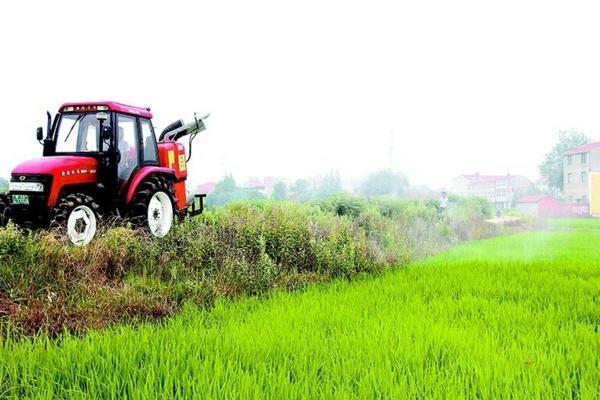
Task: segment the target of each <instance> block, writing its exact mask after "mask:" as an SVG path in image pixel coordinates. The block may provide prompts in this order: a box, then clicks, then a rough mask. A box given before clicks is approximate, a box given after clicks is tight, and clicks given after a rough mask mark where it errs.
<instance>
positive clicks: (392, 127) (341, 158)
mask: <svg viewBox="0 0 600 400" xmlns="http://www.w3.org/2000/svg"><path fill="white" fill-rule="evenodd" d="M0 7H1V10H0V54H1V57H2V62H0V121H2V126H1V128H0V138H1V139H2V144H1V145H0V176H5V177H7V176H9V174H10V171H11V170H12V168H13V167H14V166H15V165H16V164H18V163H19V162H21V161H24V160H26V159H30V158H34V157H39V156H41V151H42V148H41V146H40V145H39V144H38V143H37V141H36V140H35V129H36V127H38V126H45V112H46V110H50V111H51V112H52V113H55V112H56V111H57V109H58V107H59V106H60V105H61V104H62V103H63V102H68V101H87V100H108V99H110V100H116V101H120V102H124V103H128V104H132V105H138V106H150V107H151V108H152V111H153V113H154V125H155V127H156V128H157V130H158V131H160V130H162V127H164V126H166V125H167V124H169V123H170V122H172V121H175V120H177V119H179V118H183V119H184V120H186V119H188V120H189V119H190V118H191V117H192V115H193V112H194V111H198V112H201V113H204V112H210V113H211V117H210V118H209V120H208V121H207V127H208V129H207V130H206V131H205V132H203V133H202V134H201V135H198V137H197V138H196V141H195V146H194V156H193V158H192V160H191V163H190V166H189V169H190V174H191V177H192V179H193V180H194V181H196V182H203V181H208V180H218V179H220V178H221V177H222V176H223V175H224V174H226V173H232V174H233V175H234V176H235V177H236V178H237V179H238V180H240V181H243V180H244V179H246V178H248V177H251V176H280V177H286V178H288V179H296V178H299V177H308V176H313V175H317V174H324V173H327V172H328V171H331V170H337V171H339V173H340V175H341V176H342V178H345V179H361V178H362V177H364V176H366V175H367V174H368V173H370V172H373V171H375V170H379V169H383V168H389V167H391V168H392V169H394V170H398V171H401V172H403V173H404V174H406V175H407V176H408V178H409V180H410V182H411V183H412V184H415V185H429V186H432V187H435V188H442V187H446V186H448V184H449V182H450V180H451V179H452V178H453V177H454V176H456V175H459V174H463V173H474V172H480V173H482V174H486V173H487V174H504V173H511V174H524V175H526V176H528V177H530V178H531V179H535V178H536V177H537V175H538V168H537V166H538V164H539V163H540V162H541V160H542V157H543V155H544V154H545V153H546V152H547V151H549V150H550V148H551V147H552V145H553V143H554V141H555V139H556V133H557V132H558V131H559V130H569V129H577V130H580V131H583V132H585V133H586V134H587V135H588V136H590V137H592V138H593V139H597V140H600V113H599V111H600V52H599V50H598V38H600V24H599V23H598V15H600V4H599V3H597V2H596V3H595V2H580V1H569V2H566V1H560V2H555V1H523V0H521V1H512V0H508V1H502V2H491V1H481V0H479V1H463V0H457V1H451V2H450V1H428V0H425V1H418V2H416V1H377V0H369V1H349V0H347V1H325V0H320V1H312V0H304V1H296V2H290V1H282V0H279V1H264V0H255V1H227V0H220V1H194V2H192V1H189V2H188V1H175V0H170V1H168V2H164V1H161V2H154V1H145V2H136V1H127V2H125V1H119V2H117V1H110V0H109V1H103V2H83V1H61V0H56V1H51V2H50V1H40V2H35V1H28V2H3V3H2V5H1V6H0ZM390 148H391V149H392V150H391V151H390ZM390 154H391V157H390Z"/></svg>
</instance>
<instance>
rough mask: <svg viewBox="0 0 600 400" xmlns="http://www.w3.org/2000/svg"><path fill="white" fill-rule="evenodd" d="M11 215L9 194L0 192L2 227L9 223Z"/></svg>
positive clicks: (0, 219) (0, 224) (0, 222)
mask: <svg viewBox="0 0 600 400" xmlns="http://www.w3.org/2000/svg"><path fill="white" fill-rule="evenodd" d="M9 216H10V201H9V200H8V195H7V194H0V227H2V226H6V224H8V218H9Z"/></svg>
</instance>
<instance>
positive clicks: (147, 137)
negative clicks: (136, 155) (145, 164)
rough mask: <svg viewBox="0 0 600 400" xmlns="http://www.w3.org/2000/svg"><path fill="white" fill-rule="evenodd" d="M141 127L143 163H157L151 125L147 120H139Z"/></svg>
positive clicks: (154, 139)
mask: <svg viewBox="0 0 600 400" xmlns="http://www.w3.org/2000/svg"><path fill="white" fill-rule="evenodd" d="M140 125H141V126H142V144H143V146H144V161H153V162H156V161H158V157H157V154H156V138H155V137H154V131H153V130H152V124H151V123H150V121H149V120H147V119H141V120H140Z"/></svg>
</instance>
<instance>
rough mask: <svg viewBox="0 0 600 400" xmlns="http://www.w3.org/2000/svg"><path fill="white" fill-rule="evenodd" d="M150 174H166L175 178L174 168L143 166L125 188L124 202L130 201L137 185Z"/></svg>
mask: <svg viewBox="0 0 600 400" xmlns="http://www.w3.org/2000/svg"><path fill="white" fill-rule="evenodd" d="M150 175H168V176H170V177H172V178H173V179H174V180H175V170H174V169H171V168H165V167H143V168H141V169H140V170H138V171H137V172H136V173H135V175H134V176H133V178H132V179H131V183H130V184H129V188H128V189H127V196H125V204H129V203H130V202H131V199H133V196H134V195H135V192H136V190H137V188H138V186H139V185H140V184H141V183H142V182H143V181H144V179H146V178H147V177H148V176H150Z"/></svg>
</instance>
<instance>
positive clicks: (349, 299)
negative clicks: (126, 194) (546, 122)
mask: <svg viewBox="0 0 600 400" xmlns="http://www.w3.org/2000/svg"><path fill="white" fill-rule="evenodd" d="M599 241H600V232H598V231H594V230H591V231H557V232H539V233H526V234H518V235H512V236H505V237H496V238H493V239H488V240H483V241H477V242H471V243H468V244H466V245H462V246H459V247H456V248H453V249H451V250H449V251H446V252H444V253H442V254H440V255H438V256H436V257H433V258H429V259H426V260H424V261H421V262H417V263H413V264H411V265H409V266H408V267H407V268H405V269H402V270H396V271H393V272H388V273H385V274H384V275H382V276H379V277H377V278H364V279H359V280H355V281H352V282H348V281H345V280H338V281H335V282H334V283H333V284H328V285H317V286H312V287H310V288H309V289H307V290H305V291H303V292H295V293H289V292H274V293H271V294H270V295H269V296H268V297H264V298H248V299H245V300H241V301H239V300H238V301H225V300H221V301H218V302H217V304H216V306H215V308H214V309H212V310H210V311H198V310H197V309H196V308H195V307H193V306H187V307H186V308H185V309H184V311H183V313H182V314H181V315H179V316H178V317H176V318H172V319H170V320H168V321H167V322H165V323H164V324H161V325H152V324H146V325H142V326H138V327H137V328H135V327H131V326H122V327H115V328H111V329H108V330H105V331H103V332H91V333H89V334H87V335H85V336H84V337H75V336H70V335H65V336H63V337H62V338H61V339H60V340H59V341H53V340H50V339H48V338H47V337H45V336H38V337H35V338H33V339H24V340H19V341H14V340H5V341H4V342H3V343H1V344H0V397H3V396H4V397H7V398H46V399H53V398H67V397H68V398H90V397H91V398H105V399H115V398H129V399H136V398H138V399H142V398H181V399H190V398H261V399H262V398H285V399H288V398H319V397H320V398H339V399H343V398H421V399H425V398H426V399H436V398H444V399H446V398H484V399H487V398H523V399H537V398H561V399H563V398H566V399H594V398H598V397H599V396H600V335H599V333H598V328H599V324H600V247H599V246H598V245H597V243H598V242H599Z"/></svg>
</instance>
